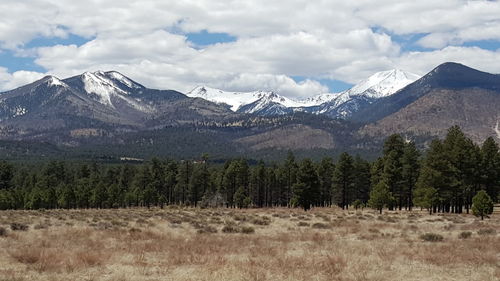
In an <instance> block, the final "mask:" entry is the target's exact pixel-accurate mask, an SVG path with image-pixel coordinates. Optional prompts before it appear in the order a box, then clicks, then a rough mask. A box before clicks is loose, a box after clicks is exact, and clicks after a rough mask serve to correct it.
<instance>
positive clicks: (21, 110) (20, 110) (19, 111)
mask: <svg viewBox="0 0 500 281" xmlns="http://www.w3.org/2000/svg"><path fill="white" fill-rule="evenodd" d="M26 113H28V110H27V109H26V108H24V107H20V106H18V107H16V108H15V109H14V114H13V115H12V117H17V116H23V115H24V114H26Z"/></svg>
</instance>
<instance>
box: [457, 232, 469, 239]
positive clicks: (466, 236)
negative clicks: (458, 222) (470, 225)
mask: <svg viewBox="0 0 500 281" xmlns="http://www.w3.org/2000/svg"><path fill="white" fill-rule="evenodd" d="M471 236H472V232H470V231H464V232H460V234H459V235H458V238H460V239H467V238H470V237H471Z"/></svg>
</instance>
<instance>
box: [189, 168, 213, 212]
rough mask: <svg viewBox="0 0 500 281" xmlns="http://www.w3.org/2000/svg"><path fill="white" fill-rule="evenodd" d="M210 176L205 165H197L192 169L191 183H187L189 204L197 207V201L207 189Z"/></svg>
mask: <svg viewBox="0 0 500 281" xmlns="http://www.w3.org/2000/svg"><path fill="white" fill-rule="evenodd" d="M209 184H210V174H209V172H208V168H207V166H206V165H205V164H197V165H196V166H195V167H194V169H193V174H192V177H191V181H190V183H189V196H188V199H189V202H190V203H191V204H192V205H194V206H197V204H198V201H199V200H201V197H202V196H203V194H204V193H205V192H206V190H207V189H208V188H209Z"/></svg>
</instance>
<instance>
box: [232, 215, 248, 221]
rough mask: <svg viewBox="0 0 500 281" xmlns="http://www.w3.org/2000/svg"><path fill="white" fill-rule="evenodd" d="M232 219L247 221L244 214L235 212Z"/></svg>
mask: <svg viewBox="0 0 500 281" xmlns="http://www.w3.org/2000/svg"><path fill="white" fill-rule="evenodd" d="M233 219H234V220H235V221H247V219H248V218H247V217H246V216H245V215H240V214H236V215H234V216H233Z"/></svg>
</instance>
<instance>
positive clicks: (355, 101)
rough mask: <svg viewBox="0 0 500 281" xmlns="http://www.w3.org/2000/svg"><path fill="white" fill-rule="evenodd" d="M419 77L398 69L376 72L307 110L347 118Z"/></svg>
mask: <svg viewBox="0 0 500 281" xmlns="http://www.w3.org/2000/svg"><path fill="white" fill-rule="evenodd" d="M419 78H420V77H419V76H418V75H416V74H413V73H409V72H405V71H402V70H399V69H393V70H389V71H381V72H377V73H375V74H373V75H372V76H370V77H369V78H368V79H366V80H363V81H361V82H359V83H358V84H356V85H355V86H354V87H352V88H351V89H349V90H347V91H344V92H342V93H340V94H338V95H337V96H335V97H334V98H332V99H331V100H329V101H326V102H325V103H323V104H321V105H319V106H315V107H313V108H309V109H307V111H308V112H311V113H315V114H325V115H328V116H330V117H332V118H341V119H348V118H349V117H350V116H351V115H352V114H353V113H355V112H357V111H359V110H361V109H362V108H364V107H365V106H368V105H370V104H371V103H373V102H374V101H376V100H378V99H380V98H384V97H388V96H390V95H392V94H394V93H396V92H397V91H399V90H400V89H402V88H404V87H406V86H407V85H408V84H410V83H413V82H415V81H416V80H418V79H419Z"/></svg>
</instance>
